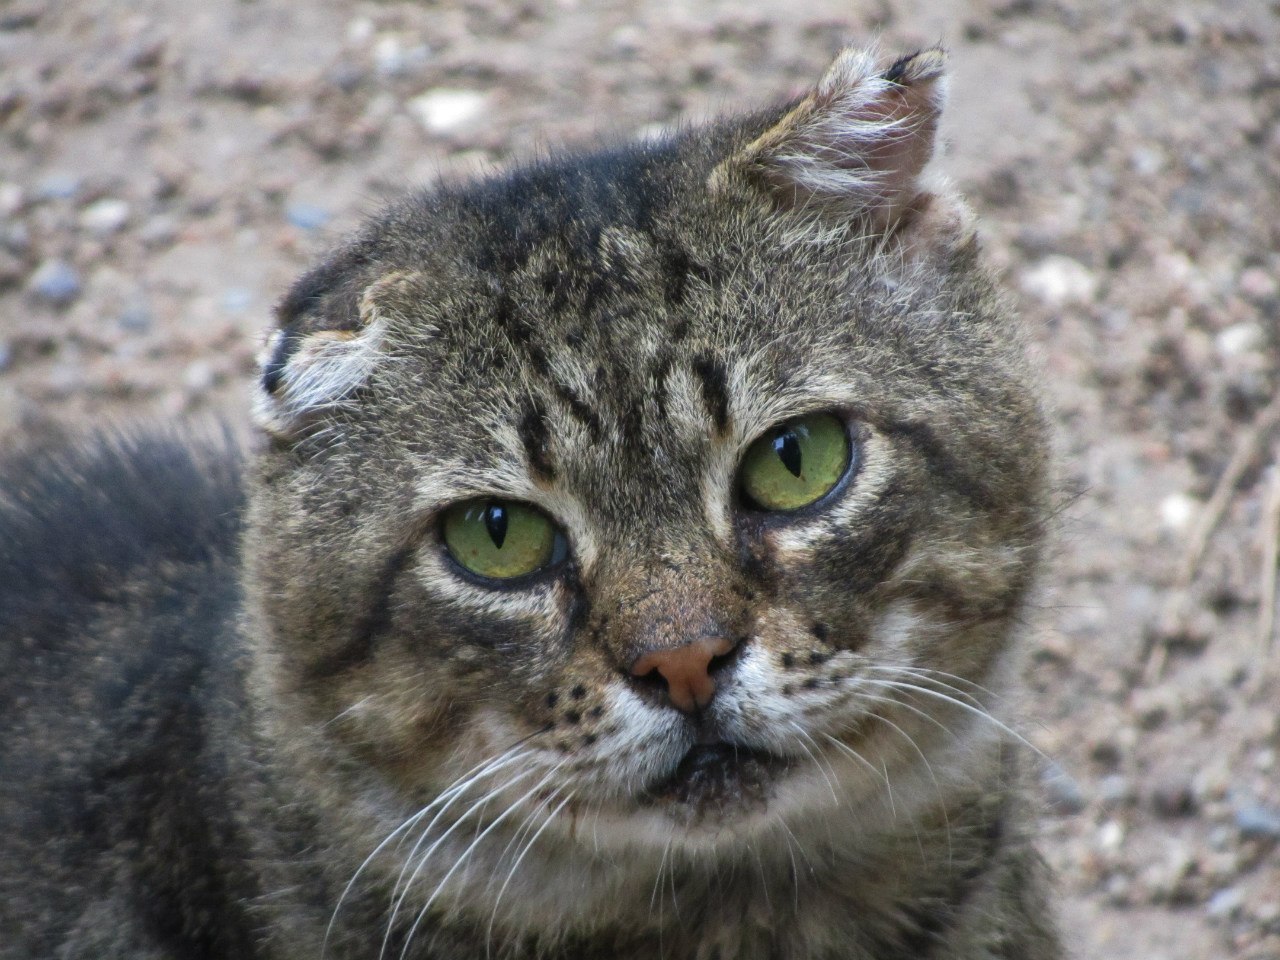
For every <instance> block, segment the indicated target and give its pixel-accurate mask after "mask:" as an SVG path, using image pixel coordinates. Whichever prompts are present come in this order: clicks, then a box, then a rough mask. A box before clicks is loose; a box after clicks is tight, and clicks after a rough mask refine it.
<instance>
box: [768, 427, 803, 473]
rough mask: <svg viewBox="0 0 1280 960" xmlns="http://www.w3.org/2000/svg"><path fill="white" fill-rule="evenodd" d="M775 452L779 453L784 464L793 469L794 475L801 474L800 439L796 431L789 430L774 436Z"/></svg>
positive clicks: (779, 457)
mask: <svg viewBox="0 0 1280 960" xmlns="http://www.w3.org/2000/svg"><path fill="white" fill-rule="evenodd" d="M773 452H774V453H776V454H777V455H778V459H779V460H781V461H782V465H783V466H784V467H786V468H787V469H788V470H790V471H791V475H792V476H793V477H798V476H800V467H801V459H800V439H799V438H798V437H797V436H796V435H795V432H794V431H792V430H788V431H786V432H785V433H780V434H779V435H778V436H776V437H774V438H773Z"/></svg>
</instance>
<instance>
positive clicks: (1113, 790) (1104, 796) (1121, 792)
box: [1098, 773, 1133, 807]
mask: <svg viewBox="0 0 1280 960" xmlns="http://www.w3.org/2000/svg"><path fill="white" fill-rule="evenodd" d="M1098 799H1099V800H1101V801H1102V803H1103V806H1107V807H1118V806H1125V805H1127V804H1129V803H1130V802H1131V801H1132V800H1133V785H1132V784H1130V783H1129V778H1128V777H1126V776H1125V775H1124V774H1122V773H1109V774H1107V775H1106V776H1105V777H1103V778H1102V779H1101V780H1099V781H1098Z"/></svg>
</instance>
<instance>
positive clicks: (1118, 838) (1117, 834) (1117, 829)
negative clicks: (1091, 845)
mask: <svg viewBox="0 0 1280 960" xmlns="http://www.w3.org/2000/svg"><path fill="white" fill-rule="evenodd" d="M1123 843H1124V827H1122V826H1121V825H1120V824H1119V823H1118V822H1117V821H1115V820H1108V821H1107V822H1106V823H1104V824H1103V825H1102V826H1101V827H1099V828H1098V848H1099V849H1100V850H1104V851H1106V852H1107V853H1115V852H1116V851H1117V850H1119V849H1120V846H1121V844H1123Z"/></svg>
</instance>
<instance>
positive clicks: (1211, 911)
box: [1204, 887, 1244, 920]
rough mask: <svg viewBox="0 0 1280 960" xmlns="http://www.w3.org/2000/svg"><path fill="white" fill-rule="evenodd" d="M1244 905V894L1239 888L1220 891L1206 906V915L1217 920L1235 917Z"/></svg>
mask: <svg viewBox="0 0 1280 960" xmlns="http://www.w3.org/2000/svg"><path fill="white" fill-rule="evenodd" d="M1243 905H1244V893H1243V892H1242V891H1241V890H1240V888H1239V887H1227V888H1226V889H1224V890H1219V891H1218V892H1217V893H1215V894H1214V895H1213V896H1212V897H1210V898H1209V902H1208V903H1207V904H1205V908H1204V910H1205V913H1207V914H1208V915H1209V916H1210V917H1213V918H1214V919H1217V920H1222V919H1226V918H1229V917H1233V916H1235V915H1236V914H1237V913H1239V912H1240V908H1241V907H1242V906H1243Z"/></svg>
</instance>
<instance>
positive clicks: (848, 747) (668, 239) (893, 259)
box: [248, 50, 1044, 852]
mask: <svg viewBox="0 0 1280 960" xmlns="http://www.w3.org/2000/svg"><path fill="white" fill-rule="evenodd" d="M943 67H944V57H943V55H942V53H941V52H940V51H938V50H926V51H923V52H921V53H917V54H915V55H913V56H910V57H904V58H903V59H901V60H899V61H898V62H896V63H893V64H892V65H889V66H887V67H885V66H883V65H881V66H877V65H876V64H875V63H874V61H873V59H872V58H871V57H870V56H869V55H866V54H863V53H857V52H846V53H844V54H843V55H841V56H840V58H839V59H838V60H837V61H836V62H835V64H834V65H833V66H832V68H831V69H830V71H829V72H828V73H827V75H826V76H825V77H824V78H823V79H822V81H821V82H820V83H819V84H818V86H817V87H816V88H815V89H814V90H813V92H811V93H810V94H809V95H808V96H806V97H804V98H803V99H801V100H800V101H798V102H796V103H793V104H791V105H789V106H787V107H784V108H781V109H778V110H772V111H768V112H765V113H761V114H758V115H754V116H751V117H747V118H745V119H739V120H734V121H730V122H727V123H723V124H720V125H716V126H711V127H708V128H704V129H694V130H688V131H684V132H680V133H676V134H673V135H671V136H669V137H667V138H663V139H657V140H650V141H645V142H641V143H637V144H634V145H628V146H625V147H619V148H617V149H613V150H609V151H605V152H601V153H594V154H588V155H585V156H574V155H570V156H565V157H552V158H548V159H545V160H543V161H540V162H537V163H534V164H531V165H527V166H524V167H520V168H518V169H516V170H514V171H513V172H511V173H508V174H506V175H503V176H499V177H495V178H493V179H490V180H486V181H483V182H480V183H476V184H471V185H467V186H461V187H449V188H445V189H441V190H438V191H433V192H429V193H422V194H418V195H414V196H411V197H409V198H408V199H406V200H404V201H402V202H401V203H399V204H398V205H396V206H394V207H392V208H391V209H390V210H388V211H386V212H385V213H384V214H383V215H381V216H379V217H378V218H376V219H374V220H373V221H371V222H370V223H369V224H368V226H367V227H366V228H365V229H364V230H363V232H361V233H360V234H359V235H358V236H356V237H355V238H354V239H353V240H352V241H350V242H349V243H348V244H347V245H345V246H344V247H343V248H341V249H339V250H338V251H337V252H335V253H334V254H333V255H332V257H331V258H330V259H328V260H327V261H326V262H325V263H323V264H322V265H321V266H319V267H318V268H317V269H315V270H313V271H312V272H311V273H309V274H308V275H307V276H305V277H304V278H303V279H302V280H301V281H300V282H299V283H298V284H297V285H296V286H295V288H294V289H293V291H292V292H291V293H290V294H289V295H288V297H286V299H285V300H284V302H283V304H282V305H281V307H280V310H279V326H278V329H277V330H276V332H275V333H274V335H273V339H272V341H271V343H270V344H269V347H268V351H267V354H268V356H267V359H266V363H265V367H264V373H263V378H262V390H261V396H260V402H259V411H260V419H261V422H262V423H263V425H264V427H265V430H266V433H267V437H268V444H267V446H268V447H269V449H268V451H267V452H266V453H265V455H264V457H263V459H262V463H261V466H260V469H259V477H258V481H257V484H256V489H255V492H254V496H253V510H252V520H251V522H252V532H251V535H250V538H249V544H250V570H249V574H248V583H249V584H250V589H251V592H252V599H253V604H254V617H255V623H256V625H257V629H258V630H259V631H260V633H261V637H260V644H261V648H260V651H259V653H260V656H259V675H260V677H261V678H262V679H263V682H264V683H265V684H266V685H267V688H268V689H269V690H270V696H271V697H272V698H273V699H274V701H275V703H276V708H275V709H276V711H277V713H278V717H279V720H278V722H279V723H280V724H281V729H283V730H286V731H288V735H289V736H291V737H294V738H296V740H297V743H298V744H299V745H298V747H297V753H298V755H299V756H300V757H301V758H302V762H303V765H304V766H309V768H310V769H313V770H314V771H316V772H317V777H318V778H321V777H323V778H326V784H327V785H326V786H325V787H324V789H325V790H328V791H329V793H330V796H331V799H332V800H333V801H334V802H335V803H344V802H349V803H350V804H351V806H352V808H353V811H354V810H355V808H356V807H357V806H359V807H360V808H361V809H367V808H368V807H370V806H377V807H379V809H382V810H383V811H384V812H385V816H386V822H392V823H394V822H399V821H403V820H404V819H405V818H407V817H409V816H410V815H411V814H413V813H415V812H417V811H419V810H420V809H422V808H424V807H427V806H428V805H429V804H432V802H433V801H434V806H432V807H431V808H430V810H431V812H430V818H431V819H430V820H429V818H428V817H427V816H425V815H424V817H423V818H421V819H419V820H417V821H414V824H415V829H418V828H421V829H427V828H428V826H429V822H430V823H431V824H435V826H434V827H431V829H434V830H436V831H442V830H443V829H444V828H445V827H446V825H448V824H451V823H455V822H456V821H457V820H458V818H460V817H461V818H464V817H473V818H474V819H473V820H472V821H469V822H468V825H467V826H466V828H465V830H463V831H462V833H465V834H466V835H467V836H468V837H470V836H472V835H474V833H475V831H474V830H472V828H471V824H472V823H474V825H475V826H476V827H485V826H489V825H492V824H493V823H494V822H495V821H496V820H497V819H498V818H499V817H500V815H501V816H507V817H509V821H508V823H507V827H509V828H510V830H511V831H514V830H515V829H516V828H517V827H521V826H523V827H524V828H525V829H526V835H527V834H528V833H531V832H532V829H533V825H541V826H542V827H543V828H545V833H544V834H543V837H544V842H546V841H545V838H550V837H560V838H561V840H564V839H565V838H570V837H572V836H574V830H575V826H576V825H577V824H579V823H584V824H585V823H586V822H587V821H589V822H590V824H591V826H590V827H589V828H588V827H586V826H584V827H583V830H582V832H581V834H580V836H581V837H582V839H581V841H574V840H572V839H570V841H569V842H571V843H572V842H581V843H582V844H584V845H586V846H590V845H592V844H595V845H596V847H597V849H599V848H600V847H601V846H603V847H604V848H607V849H611V850H615V851H616V849H618V848H619V847H627V848H630V849H634V850H638V851H644V850H658V851H663V849H664V845H666V846H670V845H671V844H672V843H673V842H674V843H675V844H676V845H677V846H682V845H687V846H688V847H690V848H713V847H718V846H720V845H728V846H733V845H734V844H740V843H747V842H751V840H752V838H753V837H759V836H761V835H764V834H767V833H769V832H770V831H772V830H775V828H780V827H779V825H781V826H784V827H787V828H788V829H797V823H798V821H799V820H800V819H802V817H810V818H811V819H813V818H814V812H815V811H825V813H820V814H819V815H817V816H816V819H817V820H821V819H822V818H823V817H828V818H829V817H832V816H844V817H847V818H851V820H850V822H856V821H857V818H858V817H861V816H866V817H871V816H872V815H871V813H869V812H868V811H871V810H872V809H878V806H879V805H881V804H882V802H884V801H888V800H890V797H889V796H888V793H889V791H888V789H887V788H888V784H890V783H893V784H897V783H900V782H910V778H919V777H920V776H922V775H923V771H924V770H925V769H926V768H928V769H929V770H930V775H934V773H935V772H936V775H938V776H943V775H945V773H944V771H945V770H946V769H950V768H955V767H958V766H962V765H963V762H964V761H963V758H964V750H963V749H958V745H959V746H960V747H963V745H964V744H965V743H967V742H968V739H967V738H969V737H971V736H973V735H974V731H975V730H977V729H981V728H983V727H984V721H983V720H981V719H980V718H979V716H978V715H979V713H980V712H981V711H982V710H984V709H985V708H986V707H987V706H989V703H988V693H987V692H986V688H988V687H998V684H999V682H1000V681H999V678H998V676H997V671H998V670H999V669H1000V665H1001V662H1002V658H1003V654H1004V653H1005V652H1006V649H1007V647H1008V645H1009V640H1010V634H1011V628H1012V626H1013V624H1014V621H1015V619H1016V617H1017V614H1018V611H1019V607H1020V604H1021V602H1022V601H1023V599H1024V596H1025V594H1026V591H1027V589H1028V586H1029V583H1030V578H1031V575H1032V572H1033V568H1034V564H1035V559H1036V555H1037V552H1038V547H1039V541H1040V526H1041V523H1040V520H1041V516H1042V504H1041V498H1042V486H1043V473H1044V470H1043V463H1044V438H1043V427H1042V422H1041V419H1040V415H1039V412H1038V408H1037V404H1036V402H1035V400H1034V399H1033V396H1032V392H1031V391H1030V390H1029V388H1028V385H1027V383H1026V377H1025V375H1024V372H1023V369H1022V365H1021V364H1022V361H1021V359H1020V350H1019V346H1018V344H1019V340H1020V337H1019V335H1018V331H1017V329H1016V323H1015V321H1014V319H1013V318H1012V317H1011V316H1010V315H1009V314H1008V311H1007V308H1006V306H1005V304H1004V303H1003V302H1002V301H1001V299H1000V297H999V296H998V295H997V294H996V293H995V292H994V289H993V287H992V284H991V281H990V279H989V277H988V276H987V274H986V273H985V272H984V271H983V269H982V268H981V266H980V265H979V263H978V261H977V258H978V249H977V242H976V240H975V238H974V233H973V229H972V226H971V223H970V220H969V217H968V214H967V213H966V211H965V209H964V207H963V205H962V203H961V202H960V201H959V200H958V199H956V198H955V196H954V195H953V194H952V193H951V192H950V190H949V189H948V188H947V187H946V185H945V184H944V183H942V182H941V181H938V180H936V179H931V178H929V177H928V176H927V175H926V173H925V166H926V164H927V163H928V161H929V160H930V159H931V157H932V155H933V152H934V142H935V131H936V128H937V120H938V115H939V111H940V109H941V105H942V101H943V82H944V78H943V76H942V73H943ZM922 761H923V766H922V765H921V762H922ZM904 778H906V779H904ZM925 782H926V783H927V781H925ZM450 789H453V790H454V792H453V793H452V794H448V793H446V794H444V796H445V797H446V799H448V798H449V797H451V798H452V799H450V800H449V802H448V803H445V802H444V801H442V800H441V799H439V798H440V797H441V796H442V794H441V791H448V790H450ZM357 792H359V796H358V797H357V796H355V794H356V793H357ZM917 793H920V794H922V795H925V796H926V799H927V798H928V796H929V795H931V794H932V790H931V789H923V790H919V791H917ZM486 797H487V798H488V799H487V801H486V800H485V798H486ZM903 801H904V798H903V797H902V796H901V795H900V796H899V798H898V802H900V803H901V802H903ZM356 815H357V814H356V813H355V812H353V813H352V816H353V817H355V816H356ZM437 815H438V816H437ZM507 827H496V828H495V833H494V836H495V837H501V838H502V839H501V843H500V844H499V846H501V844H503V843H508V841H509V839H510V836H511V834H510V833H509V832H506V831H507ZM407 835H408V834H407ZM509 848H510V846H509ZM519 848H520V844H516V845H515V849H519ZM366 852H367V851H366Z"/></svg>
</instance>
